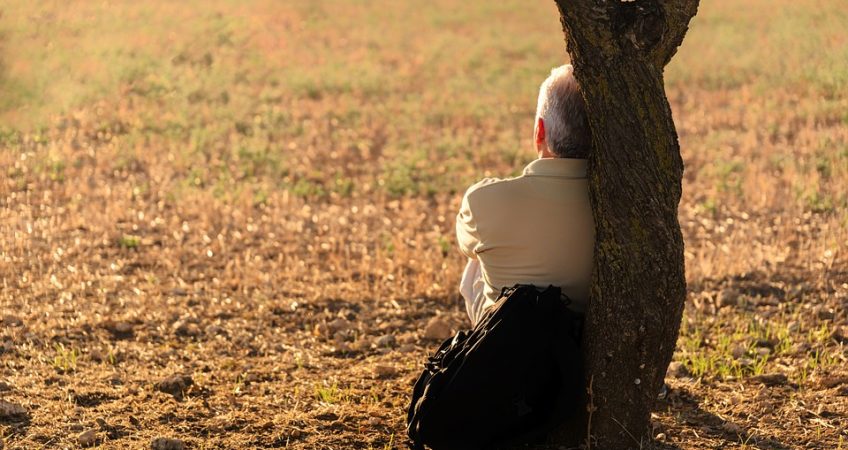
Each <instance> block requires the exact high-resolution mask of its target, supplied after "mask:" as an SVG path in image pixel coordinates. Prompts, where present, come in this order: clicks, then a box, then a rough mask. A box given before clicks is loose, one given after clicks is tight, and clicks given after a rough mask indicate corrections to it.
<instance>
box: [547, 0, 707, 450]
mask: <svg viewBox="0 0 848 450" xmlns="http://www.w3.org/2000/svg"><path fill="white" fill-rule="evenodd" d="M555 1H556V3H557V6H558V7H559V11H560V14H561V21H562V25H563V31H564V32H565V35H566V42H567V49H568V53H569V54H570V55H571V61H572V64H573V65H574V74H575V76H576V77H577V80H578V81H579V83H580V85H581V87H582V91H583V96H584V98H585V100H586V105H587V111H588V115H589V122H590V125H591V129H592V141H593V143H594V150H593V154H592V155H591V157H590V159H589V183H590V195H591V200H592V207H593V211H594V215H595V228H596V233H597V234H596V237H597V243H596V247H595V268H594V275H593V286H592V293H591V296H592V299H591V302H590V305H589V309H588V311H587V318H586V332H585V333H584V338H583V339H584V348H585V364H586V381H587V387H588V386H589V384H590V383H591V390H592V395H591V399H590V400H591V402H592V404H593V405H594V408H595V409H594V411H592V412H591V413H590V414H587V417H585V418H584V419H587V420H588V422H587V421H584V422H583V424H582V426H581V428H582V430H581V432H580V433H581V434H582V435H584V437H585V435H586V434H587V433H588V434H589V439H590V444H591V446H592V448H596V449H603V450H620V449H626V448H639V447H640V446H641V445H642V444H643V443H646V442H647V441H648V440H650V439H651V438H650V435H649V434H648V433H649V430H648V426H649V420H650V413H651V410H652V408H653V406H654V402H655V401H656V398H657V393H658V392H659V391H660V389H661V387H662V383H663V379H664V376H665V372H666V370H667V368H668V365H669V363H670V362H671V357H672V353H673V352H674V346H675V342H676V340H677V335H678V331H679V328H680V320H681V317H682V314H683V304H684V300H685V296H686V281H685V277H684V260H683V237H682V234H681V231H680V224H679V222H678V219H677V207H678V203H679V202H680V195H681V183H682V178H683V161H682V159H681V157H680V147H679V144H678V141H677V132H676V130H675V128H674V122H673V121H672V116H671V109H670V107H669V104H668V100H667V98H666V95H665V88H664V85H663V68H664V67H665V65H666V64H668V62H669V61H670V60H671V58H672V56H673V55H674V54H675V52H676V51H677V47H678V46H679V45H680V43H681V42H682V41H683V37H684V35H685V34H686V31H687V29H688V26H689V21H690V19H691V18H692V17H693V16H694V15H695V13H696V12H697V8H698V1H699V0H635V1H634V0H631V1H623V0H555ZM572 425H573V424H572ZM566 428H568V427H565V428H564V429H563V430H566ZM569 431H571V432H570V433H560V435H559V437H557V439H556V441H557V442H559V443H568V442H569V441H571V442H572V443H573V441H574V437H575V434H574V432H573V428H570V429H569ZM566 434H568V435H566Z"/></svg>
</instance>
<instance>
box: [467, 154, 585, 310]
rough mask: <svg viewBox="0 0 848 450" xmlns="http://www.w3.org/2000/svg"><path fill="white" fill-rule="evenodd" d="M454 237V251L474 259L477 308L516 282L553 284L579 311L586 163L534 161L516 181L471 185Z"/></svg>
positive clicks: (491, 180) (582, 294)
mask: <svg viewBox="0 0 848 450" xmlns="http://www.w3.org/2000/svg"><path fill="white" fill-rule="evenodd" d="M456 235H457V239H458V241H459V248H460V250H461V251H462V253H464V254H465V255H466V256H468V257H469V258H472V259H479V261H480V268H481V269H482V276H483V280H484V281H485V286H484V289H483V296H484V297H485V298H484V299H483V302H484V303H483V307H482V308H481V309H485V308H486V307H488V306H490V305H492V304H493V303H494V302H495V300H497V298H498V295H499V294H500V292H501V288H503V287H512V286H513V285H515V284H519V283H520V284H533V285H535V286H538V287H547V286H548V285H554V286H559V287H560V288H562V291H563V293H564V294H567V295H568V296H569V297H571V299H572V300H573V301H574V303H573V307H574V309H577V310H581V311H582V310H585V306H586V302H587V301H588V298H589V285H590V281H591V275H592V257H593V251H594V245H595V242H594V241H595V225H594V222H593V220H592V208H591V205H590V204H589V187H588V183H587V180H586V160H583V159H565V158H544V159H537V160H535V161H533V162H532V163H530V164H529V165H528V166H527V167H525V168H524V174H523V175H521V176H519V177H516V178H507V179H495V178H486V179H484V180H482V181H480V182H479V183H477V184H475V185H473V186H471V187H470V188H468V191H466V193H465V196H464V197H463V199H462V206H461V208H460V211H459V214H458V215H457V217H456ZM472 320H473V319H472Z"/></svg>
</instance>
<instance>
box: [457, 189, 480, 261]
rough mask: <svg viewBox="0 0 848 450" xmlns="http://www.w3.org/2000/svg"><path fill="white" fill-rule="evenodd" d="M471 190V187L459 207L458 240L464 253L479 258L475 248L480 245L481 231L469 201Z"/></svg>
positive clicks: (472, 257)
mask: <svg viewBox="0 0 848 450" xmlns="http://www.w3.org/2000/svg"><path fill="white" fill-rule="evenodd" d="M470 192H471V189H469V190H468V192H466V193H465V195H464V196H463V197H462V206H460V208H459V214H457V215H456V240H457V242H458V243H459V251H461V252H462V254H464V255H465V256H467V257H469V258H471V259H477V252H476V251H475V249H476V248H477V247H478V246H479V245H480V233H479V231H478V229H477V222H476V220H475V217H474V215H473V213H472V211H471V205H470V203H469V201H468V194H469V193H470Z"/></svg>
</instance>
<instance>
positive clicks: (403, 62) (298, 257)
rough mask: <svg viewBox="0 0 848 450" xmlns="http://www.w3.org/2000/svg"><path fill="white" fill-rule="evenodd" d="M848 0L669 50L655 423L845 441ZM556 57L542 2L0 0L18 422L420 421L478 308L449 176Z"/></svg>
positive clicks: (481, 151) (233, 426) (758, 438)
mask: <svg viewBox="0 0 848 450" xmlns="http://www.w3.org/2000/svg"><path fill="white" fill-rule="evenodd" d="M844 6H845V5H844V4H842V2H840V1H836V0H831V1H816V0H801V1H788V0H751V1H746V2H736V1H732V0H702V4H701V8H700V12H699V14H698V15H697V16H696V18H695V19H694V21H693V23H692V24H691V30H690V33H689V35H688V36H687V37H686V40H685V41H684V44H683V46H682V47H681V49H680V50H679V52H678V54H677V55H676V56H675V58H674V60H673V61H672V63H671V64H670V65H669V67H668V68H667V70H666V86H667V90H668V95H669V100H670V101H671V104H672V109H673V111H674V115H675V121H676V123H677V127H678V132H679V135H680V142H681V147H682V152H683V157H684V161H685V164H686V172H685V181H684V196H683V200H682V202H681V208H680V221H681V226H682V227H683V231H684V237H685V239H686V248H687V250H686V263H687V279H688V282H689V287H690V298H689V301H688V303H687V311H686V317H685V319H684V326H683V330H682V335H681V338H680V341H679V342H678V353H677V355H676V357H675V362H674V363H673V365H672V371H671V372H670V374H669V384H670V385H671V387H672V389H671V391H670V393H669V395H668V396H667V397H666V398H664V399H663V400H662V402H661V404H660V405H659V406H658V411H657V416H656V418H655V426H656V434H657V435H658V436H659V438H658V440H657V443H656V445H657V446H660V447H661V448H664V447H668V448H674V447H675V446H676V447H678V448H719V447H721V448H828V449H831V448H842V447H844V446H846V445H848V444H846V443H845V441H846V439H848V435H846V434H845V431H844V430H845V429H846V427H848V419H846V414H848V370H846V356H848V354H846V347H845V344H846V342H848V319H846V309H848V304H846V303H848V245H846V242H848V189H846V186H848V31H846V26H845V25H846V24H848V9H846V8H845V7H844ZM566 61H567V55H566V54H565V46H564V39H563V36H562V32H561V27H560V25H559V20H558V15H557V13H556V8H555V6H554V4H553V2H552V1H542V0H533V1H530V2H527V1H519V0H505V1H500V2H485V1H481V0H474V1H465V2H453V1H447V0H436V1H431V2H411V1H388V0H378V1H361V0H289V1H283V2H280V1H263V0H256V1H248V2H237V1H203V2H200V1H193V0H192V1H181V2H166V1H147V2H128V1H71V2H57V1H39V2H29V1H21V0H9V1H5V2H4V3H3V4H2V5H0V171H1V172H0V279H2V289H0V308H1V309H2V311H0V312H2V317H0V319H2V321H3V322H2V323H3V325H4V326H3V328H2V329H0V345H1V346H0V359H2V361H3V363H4V364H3V365H2V367H0V399H3V401H6V402H10V403H11V404H15V405H20V406H21V407H22V408H23V409H24V410H25V413H23V414H14V415H9V416H7V417H4V416H2V415H0V442H5V445H6V446H7V447H8V448H39V447H51V448H52V447H61V448H64V447H74V446H79V445H80V443H81V441H80V438H81V436H80V435H81V434H85V433H86V432H88V431H89V430H92V431H93V435H94V441H92V442H94V443H96V444H99V445H103V446H104V447H105V448H128V447H129V448H136V447H147V446H148V445H149V443H150V440H151V439H154V438H156V437H173V438H177V439H181V440H183V441H184V442H185V443H186V444H188V445H189V446H190V447H192V448H254V447H261V448H269V447H280V448H283V447H288V448H310V449H311V448H392V447H394V446H399V445H401V443H402V441H403V440H402V435H403V420H404V416H403V409H404V408H405V406H406V404H405V402H406V401H407V397H406V395H407V394H408V391H409V388H410V386H409V382H410V380H411V379H412V378H413V377H414V376H415V375H416V372H417V371H418V367H419V364H420V362H421V360H422V359H423V357H424V356H425V355H426V353H427V352H428V351H430V350H432V349H433V346H434V344H435V342H436V340H435V339H436V337H437V336H438V335H440V333H438V331H439V329H441V328H445V327H447V328H454V329H456V328H458V327H462V326H465V322H464V320H465V319H464V318H463V316H462V314H463V313H462V308H461V305H460V303H459V295H458V292H457V288H456V285H457V283H458V280H459V275H460V271H461V268H462V265H463V261H462V258H461V257H460V255H459V253H458V252H457V251H456V250H455V243H454V236H453V223H454V222H453V220H454V214H455V211H456V210H457V207H458V202H459V197H460V195H461V193H462V192H463V190H464V189H465V188H466V187H467V186H468V185H469V184H471V183H473V182H474V181H476V180H477V179H479V178H481V177H483V176H509V175H514V174H517V173H520V170H521V168H522V167H523V166H524V165H525V164H526V163H528V162H529V161H530V160H532V158H533V157H534V154H533V152H532V151H531V148H530V136H531V132H532V122H533V114H534V110H535V102H536V95H537V90H538V85H539V83H540V82H541V81H542V80H543V79H544V77H545V76H546V75H547V73H548V72H549V70H550V68H552V67H554V66H556V65H559V64H562V63H563V62H566ZM174 375H185V376H188V377H190V378H191V380H192V383H191V385H190V386H189V385H186V386H184V387H183V388H181V389H177V390H176V391H174V392H177V393H178V395H174V394H173V393H168V392H167V391H168V389H165V390H164V391H165V392H163V389H161V386H162V384H161V383H159V382H161V381H162V380H164V379H166V378H167V377H170V376H174ZM157 383H159V384H157ZM172 391H173V390H172ZM83 443H85V442H83ZM204 446H205V447H204Z"/></svg>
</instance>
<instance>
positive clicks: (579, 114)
mask: <svg viewBox="0 0 848 450" xmlns="http://www.w3.org/2000/svg"><path fill="white" fill-rule="evenodd" d="M573 72H574V68H573V67H572V66H571V64H566V65H564V66H560V67H557V68H555V69H553V70H551V75H550V76H549V77H548V78H547V79H546V80H545V81H544V82H543V83H542V87H541V88H540V89H539V103H538V106H537V107H536V117H537V118H539V117H541V118H542V120H544V122H545V141H547V143H548V148H550V150H551V153H553V154H554V155H556V156H558V157H560V158H588V157H589V151H590V150H591V149H592V135H591V132H590V131H589V120H588V118H587V117H586V104H585V103H584V102H583V96H582V95H581V94H580V87H579V86H578V85H577V80H576V79H575V78H574V73H573Z"/></svg>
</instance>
